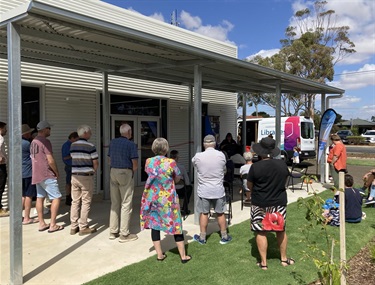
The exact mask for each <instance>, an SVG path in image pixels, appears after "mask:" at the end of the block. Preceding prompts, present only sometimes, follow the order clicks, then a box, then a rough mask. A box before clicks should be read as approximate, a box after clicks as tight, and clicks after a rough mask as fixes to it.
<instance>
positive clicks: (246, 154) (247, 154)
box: [240, 152, 253, 202]
mask: <svg viewBox="0 0 375 285" xmlns="http://www.w3.org/2000/svg"><path fill="white" fill-rule="evenodd" d="M243 158H244V159H245V161H246V164H244V165H242V166H241V168H240V176H241V179H242V183H243V189H244V190H245V195H246V199H245V202H251V198H250V190H249V188H247V179H246V178H247V174H248V173H249V171H250V167H251V165H252V164H253V154H252V153H251V152H244V154H243Z"/></svg>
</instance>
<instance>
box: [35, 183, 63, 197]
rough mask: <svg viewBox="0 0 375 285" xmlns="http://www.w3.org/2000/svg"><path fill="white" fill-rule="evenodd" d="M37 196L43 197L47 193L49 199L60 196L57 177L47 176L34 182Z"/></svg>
mask: <svg viewBox="0 0 375 285" xmlns="http://www.w3.org/2000/svg"><path fill="white" fill-rule="evenodd" d="M36 193H37V196H36V197H37V198H44V197H46V196H47V195H48V198H49V199H50V200H54V199H58V198H60V197H61V193H60V190H59V185H58V184H57V179H51V178H48V179H46V180H44V181H42V182H40V183H37V184H36Z"/></svg>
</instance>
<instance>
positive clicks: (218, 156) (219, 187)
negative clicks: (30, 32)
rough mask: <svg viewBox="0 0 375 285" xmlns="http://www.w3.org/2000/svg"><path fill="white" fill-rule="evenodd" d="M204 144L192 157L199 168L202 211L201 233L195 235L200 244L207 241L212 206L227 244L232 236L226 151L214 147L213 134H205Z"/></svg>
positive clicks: (223, 241) (195, 165) (200, 220)
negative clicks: (227, 208) (228, 220)
mask: <svg viewBox="0 0 375 285" xmlns="http://www.w3.org/2000/svg"><path fill="white" fill-rule="evenodd" d="M203 146H204V148H205V151H204V152H200V153H197V154H195V156H194V157H193V159H192V162H193V165H194V167H195V168H196V169H197V180H198V189H197V194H198V202H197V210H198V212H200V217H199V225H200V234H199V235H198V234H196V235H194V240H195V241H197V242H199V243H200V244H205V243H206V233H207V225H208V213H209V212H210V209H211V207H214V209H215V212H216V215H217V222H218V224H219V227H220V232H221V240H220V243H221V244H227V243H228V242H230V241H231V240H232V237H231V236H229V235H228V233H227V224H226V220H225V215H224V210H225V204H226V201H225V190H224V186H223V182H224V174H225V171H226V165H225V164H226V159H225V155H224V153H222V152H220V151H217V150H216V149H215V148H214V147H215V146H216V140H215V137H214V136H213V135H207V136H205V138H204V140H203Z"/></svg>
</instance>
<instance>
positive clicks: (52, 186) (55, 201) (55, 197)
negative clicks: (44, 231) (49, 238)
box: [44, 178, 63, 231]
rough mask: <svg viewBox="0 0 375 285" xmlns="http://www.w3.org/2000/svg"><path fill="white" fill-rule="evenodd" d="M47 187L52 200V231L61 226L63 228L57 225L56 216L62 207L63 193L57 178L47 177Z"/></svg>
mask: <svg viewBox="0 0 375 285" xmlns="http://www.w3.org/2000/svg"><path fill="white" fill-rule="evenodd" d="M44 183H45V189H46V192H47V194H48V197H49V199H50V200H51V208H50V211H51V221H50V225H49V230H50V231H56V230H59V229H60V228H61V229H63V227H62V226H58V225H56V218H57V214H58V212H59V208H60V200H61V193H60V190H59V185H58V184H57V179H56V178H54V179H46V180H45V181H44Z"/></svg>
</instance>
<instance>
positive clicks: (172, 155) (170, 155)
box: [169, 149, 178, 160]
mask: <svg viewBox="0 0 375 285" xmlns="http://www.w3.org/2000/svg"><path fill="white" fill-rule="evenodd" d="M177 156H178V151H177V150H175V149H174V150H171V152H170V153H169V157H170V158H172V159H174V160H176V158H177Z"/></svg>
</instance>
